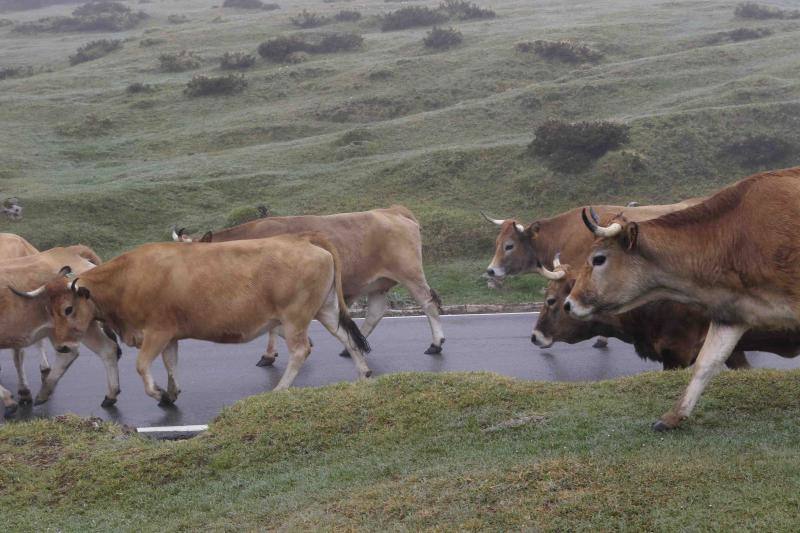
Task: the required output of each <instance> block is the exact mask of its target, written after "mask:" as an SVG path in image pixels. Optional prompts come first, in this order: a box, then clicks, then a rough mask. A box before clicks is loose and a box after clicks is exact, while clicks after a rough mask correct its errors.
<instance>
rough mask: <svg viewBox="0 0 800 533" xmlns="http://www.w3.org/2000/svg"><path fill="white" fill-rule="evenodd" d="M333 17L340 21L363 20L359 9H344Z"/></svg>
mask: <svg viewBox="0 0 800 533" xmlns="http://www.w3.org/2000/svg"><path fill="white" fill-rule="evenodd" d="M333 18H335V19H336V20H337V21H339V22H356V21H357V20H361V13H359V12H358V11H352V10H348V9H343V10H341V11H339V12H338V13H336V15H335V16H334V17H333Z"/></svg>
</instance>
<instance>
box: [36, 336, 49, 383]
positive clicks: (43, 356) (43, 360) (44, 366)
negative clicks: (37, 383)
mask: <svg viewBox="0 0 800 533" xmlns="http://www.w3.org/2000/svg"><path fill="white" fill-rule="evenodd" d="M36 347H37V348H38V349H39V374H41V376H42V383H44V380H45V379H47V375H48V374H49V373H50V361H48V360H47V352H46V351H45V349H44V341H38V342H37V343H36Z"/></svg>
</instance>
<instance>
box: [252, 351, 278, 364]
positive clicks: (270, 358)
mask: <svg viewBox="0 0 800 533" xmlns="http://www.w3.org/2000/svg"><path fill="white" fill-rule="evenodd" d="M277 357H278V355H277V354H275V355H267V354H264V355H262V356H261V359H259V360H258V363H256V366H262V367H263V366H272V365H273V363H275V359H276V358H277Z"/></svg>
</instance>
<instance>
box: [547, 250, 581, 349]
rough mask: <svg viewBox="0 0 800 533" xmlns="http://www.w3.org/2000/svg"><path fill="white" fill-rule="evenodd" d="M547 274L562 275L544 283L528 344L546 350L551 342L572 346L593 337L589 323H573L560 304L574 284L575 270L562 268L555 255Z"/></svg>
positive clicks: (575, 321) (564, 266)
mask: <svg viewBox="0 0 800 533" xmlns="http://www.w3.org/2000/svg"><path fill="white" fill-rule="evenodd" d="M551 273H552V274H561V275H562V276H561V277H560V278H558V279H551V280H550V283H548V284H547V290H546V292H545V301H544V306H542V310H541V311H540V312H539V319H538V320H537V321H536V325H535V326H534V328H533V334H532V335H531V342H532V343H534V344H535V345H536V346H539V347H540V348H549V347H550V346H552V345H553V343H555V342H566V343H568V344H574V343H576V342H581V341H585V340H586V339H590V338H592V337H594V336H595V334H596V333H595V332H594V328H593V327H592V323H590V322H586V321H583V320H577V319H575V318H573V317H571V316H570V315H569V313H567V312H566V311H564V301H565V300H566V299H567V296H569V293H570V291H571V290H572V287H573V285H574V284H575V276H576V273H575V269H572V268H570V266H569V265H562V264H561V263H560V261H559V260H558V256H556V259H555V261H553V270H552V271H551ZM553 277H554V276H553Z"/></svg>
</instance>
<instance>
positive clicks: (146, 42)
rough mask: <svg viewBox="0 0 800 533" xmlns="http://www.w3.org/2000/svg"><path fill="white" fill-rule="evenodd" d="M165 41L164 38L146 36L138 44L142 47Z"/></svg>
mask: <svg viewBox="0 0 800 533" xmlns="http://www.w3.org/2000/svg"><path fill="white" fill-rule="evenodd" d="M165 42H167V40H166V39H155V38H153V37H147V38H146V39H142V40H141V41H139V46H141V47H143V48H144V47H148V46H156V45H159V44H164V43H165Z"/></svg>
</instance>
